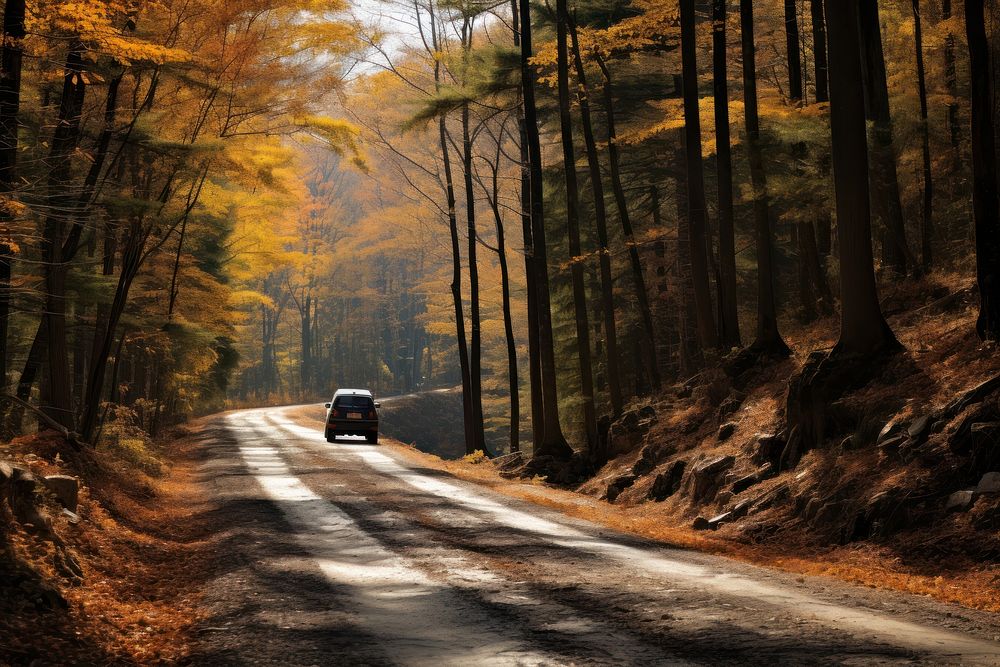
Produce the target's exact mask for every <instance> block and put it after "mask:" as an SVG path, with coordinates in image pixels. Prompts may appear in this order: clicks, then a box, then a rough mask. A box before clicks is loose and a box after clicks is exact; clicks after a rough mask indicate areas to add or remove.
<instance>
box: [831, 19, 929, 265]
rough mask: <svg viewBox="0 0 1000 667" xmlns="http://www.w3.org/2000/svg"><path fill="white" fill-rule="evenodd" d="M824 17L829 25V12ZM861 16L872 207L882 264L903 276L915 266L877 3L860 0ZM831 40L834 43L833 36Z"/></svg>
mask: <svg viewBox="0 0 1000 667" xmlns="http://www.w3.org/2000/svg"><path fill="white" fill-rule="evenodd" d="M827 14H828V16H827V23H828V24H829V22H830V19H829V11H827ZM860 14H861V15H860V21H861V24H860V26H861V30H860V34H861V46H862V49H863V50H862V54H863V59H862V63H863V67H862V72H863V74H864V76H863V77H862V78H863V81H864V92H865V102H866V106H867V111H866V115H867V118H868V120H869V121H870V122H871V123H872V142H871V161H872V170H871V177H872V183H871V186H870V188H871V191H872V206H873V209H874V213H875V217H876V219H877V220H878V221H879V222H880V223H881V225H882V231H883V236H882V239H883V240H882V263H883V264H884V265H885V266H886V268H888V269H890V270H892V271H893V272H895V273H897V274H899V275H904V274H905V273H906V269H907V264H910V265H914V264H915V263H914V262H913V260H912V256H911V253H910V249H909V247H908V246H907V243H906V227H905V224H904V221H903V205H902V202H901V198H900V193H899V176H898V174H897V173H896V155H895V152H894V150H893V140H892V118H891V115H890V110H889V87H888V83H887V81H886V72H885V54H884V53H883V51H882V27H881V22H880V21H879V13H878V0H861V3H860ZM830 41H831V42H832V41H833V38H832V37H831V38H830ZM831 48H832V46H831Z"/></svg>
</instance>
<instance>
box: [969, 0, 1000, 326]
mask: <svg viewBox="0 0 1000 667" xmlns="http://www.w3.org/2000/svg"><path fill="white" fill-rule="evenodd" d="M985 2H986V0H967V2H966V3H965V30H966V35H967V37H968V43H969V61H970V75H971V80H972V83H971V103H972V172H973V186H972V208H973V212H974V214H975V224H976V280H977V282H978V283H979V318H978V319H977V320H976V332H977V333H978V334H979V337H980V338H981V339H983V340H1000V200H998V198H997V158H996V128H995V127H994V120H993V91H992V86H991V85H990V82H991V72H990V50H989V41H988V38H987V34H986V23H985V8H984V5H985Z"/></svg>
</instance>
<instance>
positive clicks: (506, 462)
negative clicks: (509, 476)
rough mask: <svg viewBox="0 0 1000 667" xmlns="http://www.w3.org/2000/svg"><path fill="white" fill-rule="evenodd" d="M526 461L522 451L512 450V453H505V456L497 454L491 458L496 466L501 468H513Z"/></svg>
mask: <svg viewBox="0 0 1000 667" xmlns="http://www.w3.org/2000/svg"><path fill="white" fill-rule="evenodd" d="M523 462H524V457H523V456H522V455H521V452H511V453H510V454H504V455H503V456H497V457H495V458H493V459H490V463H492V464H493V465H494V466H495V467H497V468H499V469H500V470H512V469H514V468H516V467H517V466H519V465H521V464H522V463H523Z"/></svg>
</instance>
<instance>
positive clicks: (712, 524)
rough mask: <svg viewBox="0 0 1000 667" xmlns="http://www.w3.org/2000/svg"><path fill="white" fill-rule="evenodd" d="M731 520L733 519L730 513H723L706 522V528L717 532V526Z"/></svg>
mask: <svg viewBox="0 0 1000 667" xmlns="http://www.w3.org/2000/svg"><path fill="white" fill-rule="evenodd" d="M733 518H734V517H733V514H732V512H724V513H722V514H720V515H719V516H716V517H712V518H711V519H709V520H708V527H709V528H711V529H712V530H718V529H719V526H721V525H722V524H724V523H727V522H729V521H730V520H732V519H733Z"/></svg>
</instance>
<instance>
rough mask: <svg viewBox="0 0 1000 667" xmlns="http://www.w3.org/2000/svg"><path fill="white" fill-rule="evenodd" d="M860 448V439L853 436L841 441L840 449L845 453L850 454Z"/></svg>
mask: <svg viewBox="0 0 1000 667" xmlns="http://www.w3.org/2000/svg"><path fill="white" fill-rule="evenodd" d="M857 448H858V438H857V437H856V436H853V435H849V436H847V437H846V438H844V439H843V440H841V441H840V449H841V451H844V452H849V451H852V450H854V449H857Z"/></svg>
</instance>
